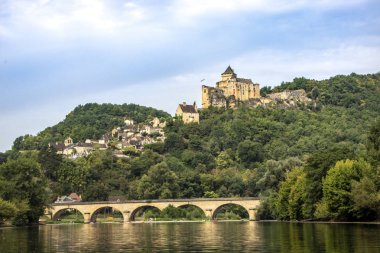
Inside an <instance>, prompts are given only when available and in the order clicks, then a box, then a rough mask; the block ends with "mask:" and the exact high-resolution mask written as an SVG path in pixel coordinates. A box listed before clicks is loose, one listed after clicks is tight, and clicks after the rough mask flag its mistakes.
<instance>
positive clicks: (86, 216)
mask: <svg viewBox="0 0 380 253" xmlns="http://www.w3.org/2000/svg"><path fill="white" fill-rule="evenodd" d="M83 216H84V217H83V218H84V223H85V224H88V223H90V222H91V213H84V215H83Z"/></svg>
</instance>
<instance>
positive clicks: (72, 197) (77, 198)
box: [69, 192, 82, 201]
mask: <svg viewBox="0 0 380 253" xmlns="http://www.w3.org/2000/svg"><path fill="white" fill-rule="evenodd" d="M69 198H71V199H72V200H76V201H81V200H82V199H81V197H79V196H78V194H76V193H75V192H72V193H70V195H69Z"/></svg>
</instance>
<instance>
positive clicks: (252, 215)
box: [248, 208, 257, 221]
mask: <svg viewBox="0 0 380 253" xmlns="http://www.w3.org/2000/svg"><path fill="white" fill-rule="evenodd" d="M248 215H249V220H251V221H255V220H257V217H256V216H257V209H256V208H249V209H248Z"/></svg>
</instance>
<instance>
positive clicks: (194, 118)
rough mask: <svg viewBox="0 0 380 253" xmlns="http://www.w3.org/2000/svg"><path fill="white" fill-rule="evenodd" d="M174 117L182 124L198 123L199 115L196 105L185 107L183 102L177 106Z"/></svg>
mask: <svg viewBox="0 0 380 253" xmlns="http://www.w3.org/2000/svg"><path fill="white" fill-rule="evenodd" d="M175 115H176V117H178V118H181V119H182V121H183V123H185V124H189V123H199V113H198V108H197V105H196V104H195V102H194V104H193V105H187V104H186V103H185V102H183V103H182V104H179V105H178V107H177V110H176V113H175Z"/></svg>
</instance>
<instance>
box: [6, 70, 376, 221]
mask: <svg viewBox="0 0 380 253" xmlns="http://www.w3.org/2000/svg"><path fill="white" fill-rule="evenodd" d="M285 89H305V91H306V92H307V95H308V96H309V97H310V98H312V99H313V103H311V104H310V105H308V106H300V107H299V108H292V109H281V108H263V107H256V108H252V107H248V106H244V105H242V106H241V107H239V108H237V109H228V110H225V109H217V108H210V109H204V110H201V112H200V118H201V121H200V124H186V125H184V124H183V123H182V122H181V121H178V120H177V121H171V120H169V121H168V124H167V126H166V127H165V136H166V139H165V142H164V143H155V144H151V145H147V146H146V147H145V150H144V151H143V152H141V153H139V152H136V153H130V154H129V156H128V157H127V158H115V157H114V156H113V155H112V150H107V151H99V150H98V151H94V152H93V153H92V154H90V155H89V156H88V157H81V158H78V159H76V160H67V159H62V158H61V157H59V156H58V155H57V154H56V153H55V152H54V151H53V150H49V149H46V148H41V147H46V145H41V144H44V143H45V142H47V141H51V140H62V138H64V137H65V136H68V135H70V136H72V137H73V138H74V139H76V140H79V139H84V138H92V137H94V136H99V135H101V134H104V133H105V131H109V130H110V129H111V128H112V127H113V126H115V125H117V124H119V123H120V120H122V119H123V117H124V116H128V117H131V118H132V119H134V120H136V121H138V122H143V121H146V120H148V119H149V117H150V116H157V117H165V118H167V117H169V115H168V114H167V113H164V112H162V111H157V110H154V109H152V108H146V107H141V106H136V105H122V106H115V105H97V104H88V105H85V106H79V107H77V108H76V109H75V110H74V111H73V112H72V113H70V114H69V115H68V116H67V117H66V119H65V120H64V121H63V122H61V123H59V124H57V125H56V126H54V127H51V128H47V129H45V130H44V131H42V132H41V133H40V134H39V135H38V136H37V137H27V138H25V137H24V138H23V139H21V140H16V141H15V145H14V150H13V151H12V152H13V153H12V152H11V154H8V158H7V157H6V156H5V158H4V155H3V158H2V159H3V160H5V161H6V162H5V163H4V165H3V168H8V167H9V166H6V165H7V164H8V163H10V162H11V161H12V160H14V159H24V158H25V157H26V158H28V159H35V160H37V161H38V162H39V164H40V165H41V168H42V170H43V171H44V174H45V176H46V177H47V178H48V186H49V188H50V189H51V193H50V195H49V197H50V200H53V199H55V198H56V197H57V196H58V195H62V194H67V193H69V192H77V193H80V194H82V196H83V199H84V200H87V201H92V200H106V199H107V198H108V197H109V196H110V195H123V196H125V197H126V198H129V199H156V198H193V197H232V196H266V197H268V199H267V201H265V202H264V204H263V206H262V208H261V210H260V216H261V217H262V218H276V219H285V220H289V219H298V220H299V219H307V218H316V217H318V218H321V217H323V218H329V219H335V220H363V219H364V220H373V219H376V218H379V217H380V216H379V214H380V212H379V208H380V200H379V199H378V196H380V194H379V192H380V184H379V183H378V177H379V176H380V168H379V162H380V151H379V150H380V147H379V143H380V137H379V136H380V134H379V133H380V123H379V122H380V119H379V116H380V115H379V111H380V74H379V73H378V74H370V75H356V74H351V75H349V76H336V77H332V78H330V79H328V80H323V81H315V80H309V79H306V78H296V79H294V81H293V82H289V83H283V84H282V85H281V86H279V87H275V88H274V89H273V90H272V89H270V88H267V87H266V88H263V89H262V91H263V92H267V93H270V92H274V91H275V92H277V91H283V90H285ZM29 138H32V140H33V141H35V140H37V143H39V145H37V148H40V150H39V151H38V152H37V154H28V152H22V153H19V152H18V150H20V149H28V148H29V149H33V148H36V146H33V145H32V144H30V143H32V142H29ZM33 138H36V139H33ZM347 159H348V160H347ZM0 168H1V167H0ZM1 175H2V174H1V169H0V176H1ZM3 175H7V176H9V173H8V174H6V173H5V174H4V173H3ZM8 180H11V179H8ZM342 187H343V188H342ZM339 194H340V195H339ZM3 196H9V195H3ZM355 196H358V197H355ZM363 196H364V197H363ZM365 196H370V197H368V198H366V197H365ZM336 203H338V204H336ZM337 205H338V206H337ZM342 210H343V211H342Z"/></svg>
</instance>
